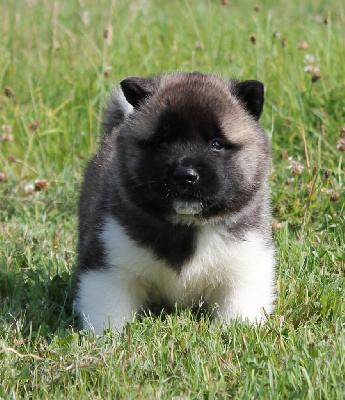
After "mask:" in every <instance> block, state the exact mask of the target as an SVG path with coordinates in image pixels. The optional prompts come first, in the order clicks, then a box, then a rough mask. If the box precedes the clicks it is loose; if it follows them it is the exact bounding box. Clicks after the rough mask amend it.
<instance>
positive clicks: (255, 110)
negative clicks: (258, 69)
mask: <svg viewBox="0 0 345 400" xmlns="http://www.w3.org/2000/svg"><path fill="white" fill-rule="evenodd" d="M232 92H233V93H234V94H235V96H236V97H237V98H238V99H239V100H240V101H241V103H242V104H243V105H244V107H245V108H246V110H247V111H248V112H249V113H250V114H251V115H252V116H253V117H254V118H255V119H256V120H257V121H258V120H259V119H260V117H261V114H262V109H263V107H264V101H265V95H264V85H263V83H262V82H259V81H243V82H236V83H235V85H234V86H233V88H232Z"/></svg>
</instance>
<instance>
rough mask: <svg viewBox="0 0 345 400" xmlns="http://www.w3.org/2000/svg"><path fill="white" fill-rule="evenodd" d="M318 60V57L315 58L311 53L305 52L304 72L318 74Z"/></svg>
mask: <svg viewBox="0 0 345 400" xmlns="http://www.w3.org/2000/svg"><path fill="white" fill-rule="evenodd" d="M319 62H320V59H319V58H315V57H314V56H313V55H311V54H306V55H305V57H304V64H307V65H306V66H305V67H304V69H303V70H304V72H306V73H307V74H311V73H313V74H318V73H319V72H320V67H319Z"/></svg>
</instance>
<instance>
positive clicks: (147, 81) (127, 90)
mask: <svg viewBox="0 0 345 400" xmlns="http://www.w3.org/2000/svg"><path fill="white" fill-rule="evenodd" d="M120 85H121V89H122V91H123V94H124V95H125V97H126V100H127V101H128V103H129V104H131V105H132V106H133V107H134V108H136V107H138V106H139V105H140V103H142V102H143V101H144V100H145V99H146V98H147V97H149V96H152V95H153V94H154V93H155V92H156V91H157V89H158V86H159V78H158V77H154V78H133V77H131V78H126V79H124V80H123V81H122V82H120Z"/></svg>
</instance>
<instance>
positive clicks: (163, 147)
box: [158, 140, 169, 149]
mask: <svg viewBox="0 0 345 400" xmlns="http://www.w3.org/2000/svg"><path fill="white" fill-rule="evenodd" d="M158 146H159V147H160V148H161V149H167V148H168V147H169V143H168V142H166V141H165V140H163V141H161V142H159V143H158Z"/></svg>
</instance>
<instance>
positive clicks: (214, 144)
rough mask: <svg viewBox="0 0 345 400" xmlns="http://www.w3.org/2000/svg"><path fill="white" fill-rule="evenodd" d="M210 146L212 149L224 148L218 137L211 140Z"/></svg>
mask: <svg viewBox="0 0 345 400" xmlns="http://www.w3.org/2000/svg"><path fill="white" fill-rule="evenodd" d="M211 146H212V148H213V150H217V151H219V150H222V149H223V148H224V146H223V143H222V142H221V141H220V140H219V139H214V140H212V143H211Z"/></svg>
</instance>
